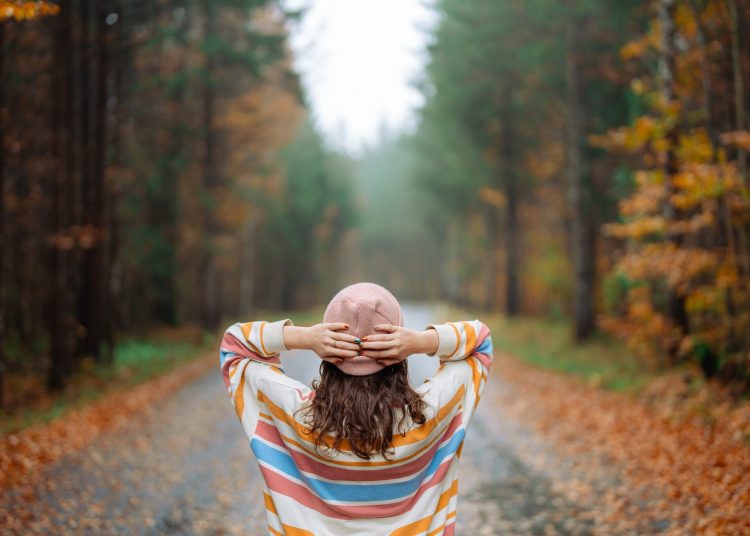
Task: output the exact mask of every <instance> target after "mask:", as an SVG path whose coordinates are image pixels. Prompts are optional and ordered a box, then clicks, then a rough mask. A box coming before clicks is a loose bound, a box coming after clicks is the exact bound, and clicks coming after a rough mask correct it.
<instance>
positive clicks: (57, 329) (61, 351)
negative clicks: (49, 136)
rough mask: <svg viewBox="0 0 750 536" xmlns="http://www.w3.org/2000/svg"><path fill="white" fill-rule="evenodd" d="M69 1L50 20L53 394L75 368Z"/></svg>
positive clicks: (51, 374) (51, 352)
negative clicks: (70, 264)
mask: <svg viewBox="0 0 750 536" xmlns="http://www.w3.org/2000/svg"><path fill="white" fill-rule="evenodd" d="M71 3H72V2H70V0H65V1H63V2H61V4H60V11H61V13H60V16H59V17H57V18H56V19H54V25H55V28H56V36H55V61H54V63H53V66H54V67H53V68H54V78H53V79H54V84H53V87H52V95H51V99H52V102H53V117H52V125H53V132H54V153H55V157H56V158H55V160H56V165H55V169H54V172H53V173H52V175H51V179H50V181H51V184H50V197H51V205H52V218H51V222H50V223H51V225H50V231H49V235H50V240H49V241H48V246H49V276H48V277H49V287H48V289H49V290H48V292H49V296H48V300H47V301H48V309H47V311H48V318H47V322H48V326H47V333H48V334H49V361H50V368H49V373H48V376H47V384H48V385H49V387H50V388H52V389H60V388H62V387H63V386H64V384H65V380H66V378H67V377H68V376H69V375H70V373H71V371H72V368H73V364H72V355H71V349H70V345H69V338H68V332H69V330H68V314H69V289H68V277H69V276H68V260H69V254H68V251H69V250H70V246H69V245H66V241H67V240H68V239H69V229H68V223H69V222H68V212H67V208H68V207H67V202H66V196H65V190H66V188H67V187H68V186H69V181H70V180H71V176H72V167H71V164H72V162H71V158H72V154H73V152H72V147H71V146H72V143H73V136H72V128H71V126H72V123H73V116H72V92H71V91H70V89H71V86H70V85H69V84H68V83H67V82H66V81H67V80H68V79H69V77H70V76H71V75H72V62H71V59H70V53H69V51H70V47H71V45H72V36H71V32H72V15H71V13H70V10H71V7H72V6H71Z"/></svg>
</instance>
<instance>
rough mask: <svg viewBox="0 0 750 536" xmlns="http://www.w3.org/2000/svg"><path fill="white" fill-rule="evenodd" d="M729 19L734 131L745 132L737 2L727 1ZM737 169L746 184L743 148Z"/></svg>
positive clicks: (745, 156) (743, 86)
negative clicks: (730, 27)
mask: <svg viewBox="0 0 750 536" xmlns="http://www.w3.org/2000/svg"><path fill="white" fill-rule="evenodd" d="M727 7H728V8H729V18H730V21H731V25H732V72H733V75H734V118H735V119H734V121H735V129H736V130H745V98H746V95H745V82H744V80H743V78H742V51H741V47H742V35H741V31H742V25H741V24H740V16H741V14H740V10H739V8H738V6H737V0H727ZM737 167H738V168H739V170H740V174H741V175H742V177H744V179H745V181H746V182H747V181H748V179H749V177H748V174H747V153H746V152H745V150H744V149H743V148H741V147H740V148H739V149H738V150H737Z"/></svg>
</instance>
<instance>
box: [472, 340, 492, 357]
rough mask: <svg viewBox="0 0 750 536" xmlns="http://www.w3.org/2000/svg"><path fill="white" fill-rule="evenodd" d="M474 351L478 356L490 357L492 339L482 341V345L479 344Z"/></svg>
mask: <svg viewBox="0 0 750 536" xmlns="http://www.w3.org/2000/svg"><path fill="white" fill-rule="evenodd" d="M474 351H475V352H479V353H480V354H487V355H491V354H492V337H489V336H488V337H487V338H486V339H484V340H483V341H482V344H480V345H479V346H478V347H477V349H476V350H474Z"/></svg>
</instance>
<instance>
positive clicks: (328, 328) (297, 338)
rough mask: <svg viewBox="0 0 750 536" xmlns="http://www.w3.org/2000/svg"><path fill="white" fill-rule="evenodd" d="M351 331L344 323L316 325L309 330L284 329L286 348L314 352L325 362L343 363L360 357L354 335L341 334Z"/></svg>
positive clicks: (292, 327)
mask: <svg viewBox="0 0 750 536" xmlns="http://www.w3.org/2000/svg"><path fill="white" fill-rule="evenodd" d="M345 329H349V326H347V325H346V324H343V323H332V324H315V325H314V326H310V327H309V328H305V327H298V326H286V327H285V328H284V335H283V336H284V346H286V347H287V348H288V349H290V350H295V349H301V350H312V351H313V352H315V353H316V354H318V357H320V358H321V359H322V360H323V361H328V362H329V363H334V364H337V363H341V362H343V360H344V359H348V358H350V357H355V356H357V355H359V345H358V344H356V343H355V342H354V340H355V337H354V335H349V334H348V333H341V331H342V330H345Z"/></svg>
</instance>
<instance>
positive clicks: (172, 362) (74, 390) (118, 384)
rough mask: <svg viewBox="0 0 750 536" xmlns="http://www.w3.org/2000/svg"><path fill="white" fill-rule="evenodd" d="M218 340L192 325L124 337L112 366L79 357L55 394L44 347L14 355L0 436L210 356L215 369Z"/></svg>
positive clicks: (298, 315)
mask: <svg viewBox="0 0 750 536" xmlns="http://www.w3.org/2000/svg"><path fill="white" fill-rule="evenodd" d="M322 316H323V315H322V310H318V309H313V310H309V311H295V312H256V313H255V314H253V315H252V317H253V319H266V320H269V321H273V320H277V319H283V318H290V319H291V320H292V322H294V323H295V324H297V325H310V324H314V323H316V322H319V321H320V319H321V318H322ZM228 324H229V322H227V325H228ZM220 340H221V333H215V334H213V333H209V332H206V331H202V330H200V329H198V328H194V327H193V328H191V327H181V328H158V329H154V330H148V331H144V332H142V333H133V334H130V335H126V336H124V337H122V338H121V339H119V340H118V341H117V342H116V344H115V351H114V356H113V361H112V363H111V364H97V363H95V362H94V361H93V360H91V359H85V358H84V359H83V360H82V361H81V363H80V367H79V370H78V372H76V373H75V374H74V375H73V376H72V377H71V378H69V380H68V383H67V385H66V386H65V388H64V389H62V390H60V391H56V392H50V391H48V390H47V388H46V384H45V381H46V359H44V357H43V356H44V346H45V345H44V344H41V343H40V348H39V349H38V351H34V354H35V355H38V356H42V357H39V358H34V359H36V363H35V362H34V359H30V358H28V357H26V356H21V355H16V357H15V359H16V361H17V363H18V365H17V366H16V367H15V368H16V370H15V371H13V373H11V374H8V375H7V376H6V390H7V393H8V394H7V395H6V400H5V405H6V409H5V410H4V411H2V410H0V436H5V435H8V434H11V433H14V432H18V431H20V430H23V429H25V428H29V427H31V426H35V425H38V424H44V423H47V422H49V421H52V420H54V419H56V418H58V417H60V416H61V415H63V414H64V413H66V412H67V411H69V410H71V409H74V408H78V407H81V406H85V405H86V404H89V403H91V402H94V401H95V400H97V399H99V398H100V397H102V396H103V395H105V394H107V393H111V392H113V391H117V390H122V389H127V388H129V387H132V386H134V385H137V384H140V383H142V382H145V381H148V380H150V379H152V378H155V377H157V376H161V375H163V374H166V373H168V372H170V371H171V370H174V369H175V368H177V367H179V366H180V365H183V364H186V363H188V362H191V361H193V360H195V359H197V358H200V357H204V356H206V355H208V354H210V353H212V352H213V353H214V354H215V357H216V363H217V367H218V359H219V357H218V348H219V342H220ZM40 363H41V366H40Z"/></svg>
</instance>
